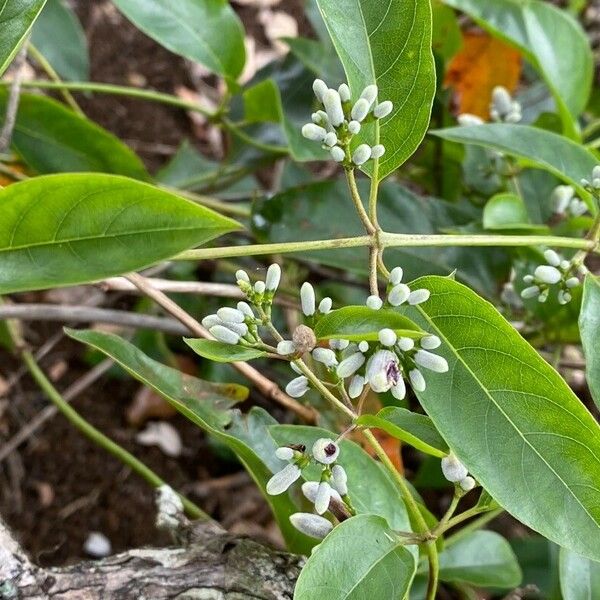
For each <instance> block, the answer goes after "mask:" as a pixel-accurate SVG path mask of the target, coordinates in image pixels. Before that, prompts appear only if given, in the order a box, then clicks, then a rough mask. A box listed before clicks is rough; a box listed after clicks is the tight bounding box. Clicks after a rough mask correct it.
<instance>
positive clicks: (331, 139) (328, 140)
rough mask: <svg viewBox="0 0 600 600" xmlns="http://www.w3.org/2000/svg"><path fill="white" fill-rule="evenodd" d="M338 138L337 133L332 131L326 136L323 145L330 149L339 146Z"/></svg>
mask: <svg viewBox="0 0 600 600" xmlns="http://www.w3.org/2000/svg"><path fill="white" fill-rule="evenodd" d="M337 141H338V138H337V135H336V134H335V131H330V132H329V133H328V134H327V135H326V136H325V139H324V140H323V143H324V144H325V145H326V146H329V147H330V148H331V147H332V146H335V145H336V144H337Z"/></svg>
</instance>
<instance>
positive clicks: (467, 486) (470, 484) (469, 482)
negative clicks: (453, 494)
mask: <svg viewBox="0 0 600 600" xmlns="http://www.w3.org/2000/svg"><path fill="white" fill-rule="evenodd" d="M458 485H460V487H461V489H462V490H463V491H465V492H470V491H471V490H472V489H473V488H474V487H475V486H476V485H477V484H476V483H475V480H474V479H473V478H472V477H465V478H464V479H461V480H460V481H459V482H458Z"/></svg>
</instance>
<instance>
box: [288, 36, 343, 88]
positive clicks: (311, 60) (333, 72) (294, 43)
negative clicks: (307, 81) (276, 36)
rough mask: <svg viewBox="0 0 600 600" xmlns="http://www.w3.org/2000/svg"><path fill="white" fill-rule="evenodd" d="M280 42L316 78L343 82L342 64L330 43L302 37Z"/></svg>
mask: <svg viewBox="0 0 600 600" xmlns="http://www.w3.org/2000/svg"><path fill="white" fill-rule="evenodd" d="M281 41H282V42H285V43H286V44H287V45H288V46H289V47H290V50H291V52H292V54H294V55H295V56H296V57H297V58H298V60H300V61H301V62H302V64H303V65H304V66H305V67H306V68H307V69H310V70H311V71H312V72H313V73H314V74H315V75H316V76H318V77H321V78H323V79H325V81H331V82H334V81H343V80H344V77H345V76H344V70H343V68H342V64H341V63H340V59H339V58H338V55H337V54H336V53H335V49H334V48H333V46H332V44H331V42H329V44H327V43H324V42H322V41H317V40H311V39H308V38H302V37H296V38H289V37H284V38H281ZM327 41H329V40H327Z"/></svg>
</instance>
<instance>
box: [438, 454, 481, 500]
mask: <svg viewBox="0 0 600 600" xmlns="http://www.w3.org/2000/svg"><path fill="white" fill-rule="evenodd" d="M442 473H443V474H444V477H445V478H446V479H447V480H448V481H450V482H452V483H454V484H455V485H457V486H458V487H459V488H460V489H461V490H462V491H463V492H470V491H471V490H472V489H473V488H474V487H475V486H476V485H477V483H476V481H475V480H474V479H473V478H472V477H470V476H469V471H468V470H467V467H465V465H463V464H462V463H461V462H460V460H458V458H457V457H456V456H455V455H454V454H453V453H452V452H451V453H450V454H448V456H444V458H442Z"/></svg>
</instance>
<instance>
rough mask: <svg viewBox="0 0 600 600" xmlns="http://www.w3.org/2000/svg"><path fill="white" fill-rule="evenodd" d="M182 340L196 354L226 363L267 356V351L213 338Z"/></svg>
mask: <svg viewBox="0 0 600 600" xmlns="http://www.w3.org/2000/svg"><path fill="white" fill-rule="evenodd" d="M184 342H185V343H186V344H187V345H188V346H189V347H190V348H191V349H192V350H193V351H194V352H195V353H196V354H199V355H200V356H202V357H204V358H208V360H212V361H215V362H222V363H228V362H235V361H238V360H239V361H244V362H245V361H247V360H252V359H253V358H261V357H262V356H268V354H267V352H264V351H263V350H256V349H255V348H244V347H243V346H233V345H231V344H225V343H224V342H217V341H215V340H200V339H191V338H184Z"/></svg>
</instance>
